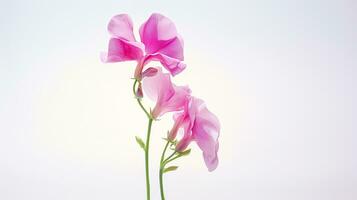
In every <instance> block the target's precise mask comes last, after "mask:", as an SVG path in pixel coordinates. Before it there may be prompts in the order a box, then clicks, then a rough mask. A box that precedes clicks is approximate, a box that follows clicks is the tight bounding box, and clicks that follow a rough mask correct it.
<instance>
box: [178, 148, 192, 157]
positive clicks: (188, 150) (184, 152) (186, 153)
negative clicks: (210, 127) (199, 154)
mask: <svg viewBox="0 0 357 200" xmlns="http://www.w3.org/2000/svg"><path fill="white" fill-rule="evenodd" d="M190 153H191V149H187V150H186V151H183V152H179V155H180V156H187V155H189V154H190Z"/></svg>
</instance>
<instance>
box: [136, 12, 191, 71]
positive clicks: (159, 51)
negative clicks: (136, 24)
mask: <svg viewBox="0 0 357 200" xmlns="http://www.w3.org/2000/svg"><path fill="white" fill-rule="evenodd" d="M139 31H140V37H141V42H142V43H144V44H145V51H146V53H147V55H148V58H147V62H150V61H151V60H156V61H160V62H161V64H162V65H163V66H164V67H165V68H166V69H167V70H168V71H170V73H171V74H172V75H176V74H178V73H180V72H181V71H182V70H183V69H184V68H185V67H186V65H184V64H183V63H181V61H183V60H184V55H183V40H182V38H181V36H180V35H179V34H178V33H177V31H176V27H175V24H174V23H173V22H172V21H171V20H170V19H169V18H167V17H165V16H163V15H160V14H156V13H154V14H152V15H151V16H150V17H149V19H148V20H147V21H146V22H145V23H144V24H143V25H141V27H140V30H139Z"/></svg>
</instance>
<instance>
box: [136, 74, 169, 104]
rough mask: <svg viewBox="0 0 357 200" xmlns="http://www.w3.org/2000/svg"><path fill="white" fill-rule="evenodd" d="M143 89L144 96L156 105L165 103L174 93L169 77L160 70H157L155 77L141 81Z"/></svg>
mask: <svg viewBox="0 0 357 200" xmlns="http://www.w3.org/2000/svg"><path fill="white" fill-rule="evenodd" d="M143 89H144V92H145V94H146V95H147V96H148V97H149V98H150V99H151V100H153V101H155V102H156V103H157V104H160V103H161V102H162V101H165V99H168V98H169V97H171V96H172V95H173V94H174V93H175V90H174V88H173V85H172V83H171V79H170V75H169V74H166V73H162V71H161V68H159V69H158V72H157V73H156V75H155V76H151V77H145V78H144V79H143Z"/></svg>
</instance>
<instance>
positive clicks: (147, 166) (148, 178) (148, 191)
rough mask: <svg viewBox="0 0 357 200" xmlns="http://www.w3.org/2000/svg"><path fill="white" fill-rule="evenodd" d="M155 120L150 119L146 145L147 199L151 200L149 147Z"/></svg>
mask: <svg viewBox="0 0 357 200" xmlns="http://www.w3.org/2000/svg"><path fill="white" fill-rule="evenodd" d="M152 122H153V119H152V118H149V125H148V132H147V136H146V144H145V173H146V198H147V200H150V174H149V146H150V134H151V126H152Z"/></svg>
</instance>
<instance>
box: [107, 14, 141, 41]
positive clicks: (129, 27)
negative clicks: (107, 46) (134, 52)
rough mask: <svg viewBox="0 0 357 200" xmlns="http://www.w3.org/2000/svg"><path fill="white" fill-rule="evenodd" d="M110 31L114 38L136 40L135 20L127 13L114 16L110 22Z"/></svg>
mask: <svg viewBox="0 0 357 200" xmlns="http://www.w3.org/2000/svg"><path fill="white" fill-rule="evenodd" d="M108 31H109V33H110V34H111V35H112V37H114V38H120V39H124V40H127V41H132V42H134V41H136V40H135V37H134V33H133V22H132V20H131V18H130V17H129V15H127V14H120V15H116V16H114V17H112V18H111V20H110V21H109V24H108Z"/></svg>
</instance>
